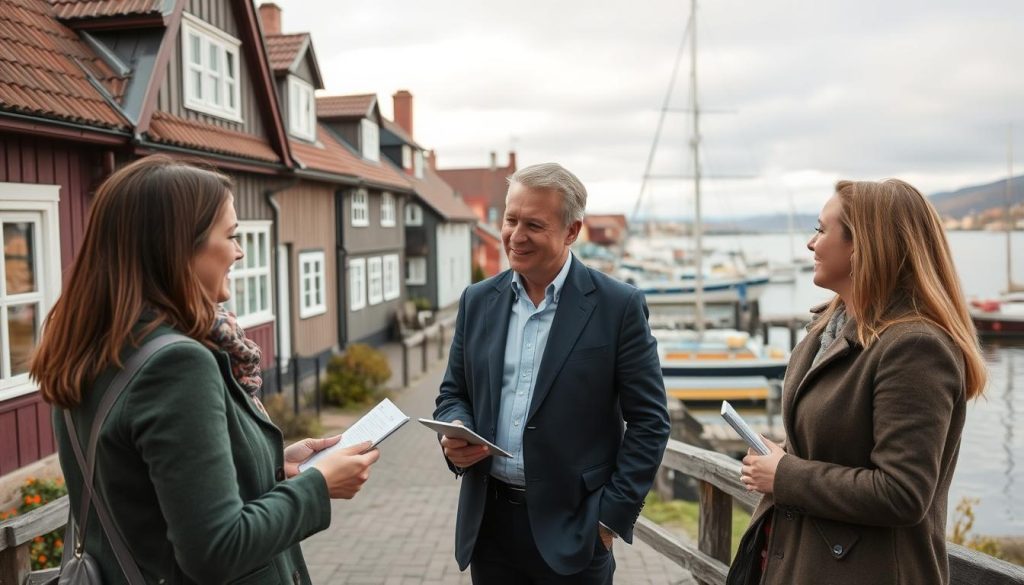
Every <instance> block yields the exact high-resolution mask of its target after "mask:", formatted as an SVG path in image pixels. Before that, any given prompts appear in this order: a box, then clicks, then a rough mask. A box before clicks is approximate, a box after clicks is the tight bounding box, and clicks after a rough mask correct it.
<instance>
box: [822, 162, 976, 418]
mask: <svg viewBox="0 0 1024 585" xmlns="http://www.w3.org/2000/svg"><path fill="white" fill-rule="evenodd" d="M836 194H837V195H838V196H839V201H840V204H841V210H840V215H839V221H840V223H841V224H842V226H843V232H844V235H845V236H846V237H847V238H850V239H852V241H853V257H852V259H851V264H852V277H853V287H852V293H851V295H850V296H851V298H849V299H846V300H845V302H846V304H847V305H848V308H849V309H850V312H851V313H852V314H853V315H855V316H856V319H857V338H858V341H859V342H860V343H861V345H863V346H864V347H869V346H871V344H873V343H874V342H875V341H877V340H878V338H879V336H880V335H881V334H882V332H883V331H885V330H886V329H888V328H889V327H891V326H892V325H895V324H897V323H907V322H915V321H917V322H920V321H925V322H929V323H932V324H934V325H935V326H937V327H939V328H940V329H942V330H943V331H945V332H946V333H947V334H948V335H949V336H950V337H951V338H952V339H953V342H954V343H956V345H957V346H958V347H959V348H960V351H962V352H963V355H964V365H965V367H966V377H967V380H966V382H967V397H968V398H976V397H978V396H980V395H981V394H982V393H983V392H984V390H985V384H986V381H987V378H988V374H987V372H986V370H985V362H984V360H983V358H982V357H981V350H980V348H979V346H978V334H977V331H976V330H975V328H974V323H973V322H972V321H971V316H970V313H969V312H968V310H967V302H966V301H965V300H964V296H963V293H962V292H961V290H960V281H959V279H958V278H957V275H956V269H955V268H954V266H953V258H952V255H951V254H950V251H949V242H948V241H947V240H946V232H945V231H944V230H943V228H942V223H941V221H940V220H939V214H938V213H937V212H936V211H935V208H934V207H932V204H931V203H929V202H928V200H927V199H925V198H924V196H923V195H921V192H920V191H918V190H917V189H915V188H914V187H913V186H911V185H910V184H909V183H906V182H904V181H900V180H899V179H887V180H885V181H880V182H874V181H856V182H854V181H839V182H838V183H836ZM842 304H843V301H842V300H840V298H839V297H838V296H836V297H835V298H833V299H832V301H831V302H830V303H829V305H828V307H827V308H826V309H825V311H824V312H823V313H822V314H821V316H820V318H819V319H818V320H817V321H816V322H815V323H814V325H813V326H812V327H811V332H812V333H818V332H820V331H821V330H822V329H823V328H824V327H825V325H826V324H827V323H828V321H829V319H830V318H831V317H832V315H833V314H834V313H835V312H836V311H837V310H838V309H839V307H840V306H841V305H842ZM904 306H905V307H906V311H899V310H898V308H899V307H904Z"/></svg>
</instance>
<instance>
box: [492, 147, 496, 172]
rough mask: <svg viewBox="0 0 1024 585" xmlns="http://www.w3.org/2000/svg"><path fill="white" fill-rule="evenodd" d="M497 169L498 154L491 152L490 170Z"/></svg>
mask: <svg viewBox="0 0 1024 585" xmlns="http://www.w3.org/2000/svg"><path fill="white" fill-rule="evenodd" d="M497 168H498V153H496V152H494V151H493V150H492V151H491V170H492V171H494V170H497Z"/></svg>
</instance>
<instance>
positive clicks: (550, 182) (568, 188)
mask: <svg viewBox="0 0 1024 585" xmlns="http://www.w3.org/2000/svg"><path fill="white" fill-rule="evenodd" d="M513 183H519V184H520V185H522V186H524V187H528V188H530V189H554V190H555V191H558V192H559V193H561V195H562V209H563V211H564V214H565V218H564V221H565V225H567V226H568V225H569V224H571V223H572V222H574V221H583V214H584V212H585V211H586V209H587V188H586V187H584V186H583V182H582V181H580V180H579V179H578V178H577V177H576V175H574V174H572V173H570V172H569V170H568V169H566V168H565V167H563V166H562V165H560V164H558V163H541V164H539V165H531V166H528V167H523V168H521V169H519V170H518V171H516V172H515V174H514V175H512V176H511V177H509V178H508V184H509V186H510V187H511V186H512V184H513ZM505 197H506V199H507V198H508V195H506V196H505Z"/></svg>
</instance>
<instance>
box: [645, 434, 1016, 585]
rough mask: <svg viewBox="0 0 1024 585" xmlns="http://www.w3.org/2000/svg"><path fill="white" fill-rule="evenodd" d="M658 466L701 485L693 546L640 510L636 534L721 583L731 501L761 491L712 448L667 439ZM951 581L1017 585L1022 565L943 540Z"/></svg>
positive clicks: (750, 499)
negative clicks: (750, 489) (748, 484)
mask: <svg viewBox="0 0 1024 585" xmlns="http://www.w3.org/2000/svg"><path fill="white" fill-rule="evenodd" d="M661 466H662V467H663V468H667V469H671V470H673V471H675V472H676V473H682V474H684V475H688V476H690V477H693V478H694V479H696V480H697V481H698V483H699V486H700V490H699V493H700V521H699V529H698V531H699V536H698V538H697V546H696V547H694V546H693V545H691V544H688V543H686V542H684V541H682V540H681V539H680V538H679V537H677V536H676V535H674V534H672V533H671V532H669V531H668V530H666V529H664V528H662V527H661V526H659V525H657V524H655V523H654V522H652V521H650V520H648V519H647V518H644V517H642V516H641V518H640V519H639V520H638V521H637V525H636V527H635V529H634V534H635V535H636V536H637V537H638V538H639V539H640V540H642V541H644V542H645V543H647V544H648V545H650V546H651V547H652V548H654V549H655V550H657V551H658V552H660V553H661V554H663V555H665V556H666V557H668V558H669V559H671V560H672V561H674V562H675V563H676V564H678V565H679V566H681V567H683V568H684V569H686V570H687V571H689V572H690V573H691V574H693V576H694V578H695V579H697V581H698V582H700V583H702V584H704V585H720V584H723V583H725V577H726V575H727V574H728V572H729V562H730V560H731V550H732V508H733V503H734V502H735V503H737V504H738V505H739V506H741V507H743V508H745V509H747V510H753V508H754V506H756V505H757V502H758V499H759V497H760V496H757V495H755V494H752V493H749V492H747V490H746V487H745V486H744V485H743V484H742V483H741V482H740V462H739V461H736V460H735V459H732V458H731V457H728V456H726V455H723V454H721V453H716V452H714V451H708V450H707V449H701V448H700V447H694V446H692V445H688V444H686V443H683V442H680V441H676V440H671V441H669V445H668V449H666V450H665V457H664V458H663V459H662V462H661ZM946 548H947V550H948V552H949V570H950V580H951V584H952V585H979V584H984V585H1003V584H1006V585H1010V584H1015V585H1019V584H1021V583H1024V567H1019V566H1017V565H1013V564H1010V563H1007V562H1005V561H1001V560H999V559H996V558H994V557H991V556H989V555H986V554H984V553H980V552H977V551H974V550H971V549H968V548H964V547H962V546H959V545H956V544H953V543H946Z"/></svg>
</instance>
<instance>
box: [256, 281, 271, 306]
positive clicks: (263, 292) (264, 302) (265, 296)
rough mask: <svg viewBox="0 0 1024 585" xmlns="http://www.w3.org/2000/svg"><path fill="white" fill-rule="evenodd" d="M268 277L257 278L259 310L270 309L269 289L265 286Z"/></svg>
mask: <svg viewBox="0 0 1024 585" xmlns="http://www.w3.org/2000/svg"><path fill="white" fill-rule="evenodd" d="M269 280H270V277H268V276H266V275H263V276H260V277H259V281H260V310H263V309H269V308H270V294H269V290H270V289H269V287H268V286H267V283H268V281H269Z"/></svg>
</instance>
